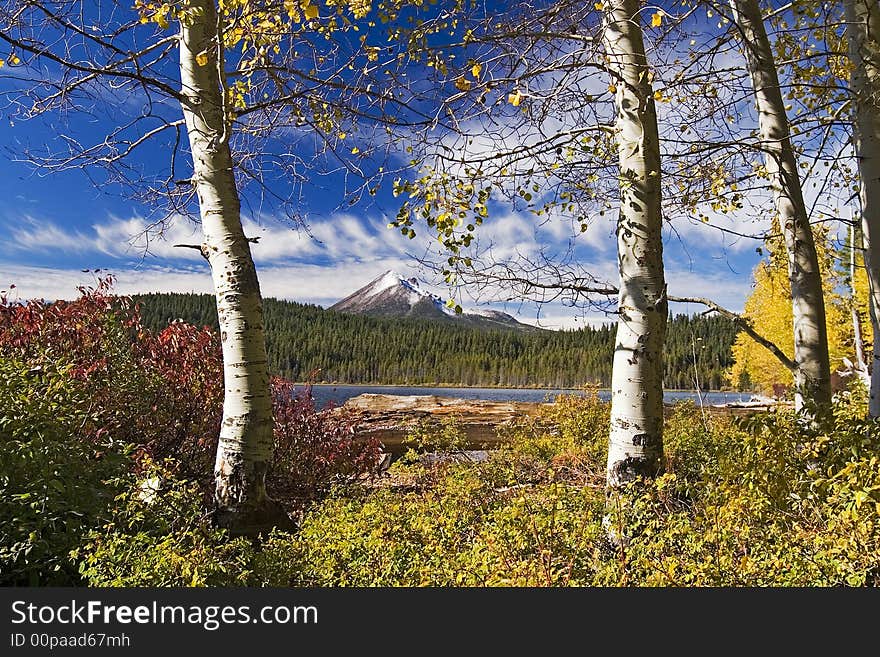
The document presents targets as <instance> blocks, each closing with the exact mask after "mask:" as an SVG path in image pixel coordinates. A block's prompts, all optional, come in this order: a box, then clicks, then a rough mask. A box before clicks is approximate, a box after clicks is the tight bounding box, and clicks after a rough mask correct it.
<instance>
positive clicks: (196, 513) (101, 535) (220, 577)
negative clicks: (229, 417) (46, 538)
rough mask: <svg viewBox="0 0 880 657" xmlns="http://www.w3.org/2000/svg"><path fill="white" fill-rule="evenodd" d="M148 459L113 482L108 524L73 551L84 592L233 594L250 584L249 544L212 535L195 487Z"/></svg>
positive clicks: (214, 530)
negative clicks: (209, 589)
mask: <svg viewBox="0 0 880 657" xmlns="http://www.w3.org/2000/svg"><path fill="white" fill-rule="evenodd" d="M177 470H178V468H177V467H176V465H175V464H174V463H172V462H167V461H166V462H163V463H155V462H153V461H151V460H149V459H146V460H145V461H144V462H143V463H142V468H141V469H140V472H138V473H137V474H135V473H129V474H127V475H126V476H125V477H123V478H121V479H120V481H119V482H118V484H119V486H120V488H121V490H122V492H121V493H120V494H119V495H118V496H117V497H116V500H115V504H116V506H115V509H114V513H113V517H112V519H110V520H109V521H108V522H106V523H105V524H104V525H103V526H102V527H100V528H99V529H96V530H94V531H92V532H91V533H90V534H89V536H88V537H87V540H86V541H85V542H84V544H83V546H82V547H81V548H80V549H79V550H78V551H77V556H78V557H79V559H80V565H79V570H80V573H81V575H82V577H83V578H84V580H85V581H86V582H87V583H88V584H89V585H90V586H235V585H245V584H247V583H248V582H249V578H250V573H251V571H250V566H249V564H250V562H251V561H252V559H253V549H252V547H251V543H250V541H249V540H248V539H245V538H235V539H230V538H229V537H228V536H227V534H226V532H225V531H224V530H221V529H217V528H216V527H214V525H213V523H212V522H211V519H210V515H209V514H208V513H207V512H206V511H205V507H204V504H203V499H202V493H201V491H200V487H199V485H198V484H197V483H195V482H192V481H187V480H185V479H181V478H180V477H179V476H178V475H177V474H176V471H177Z"/></svg>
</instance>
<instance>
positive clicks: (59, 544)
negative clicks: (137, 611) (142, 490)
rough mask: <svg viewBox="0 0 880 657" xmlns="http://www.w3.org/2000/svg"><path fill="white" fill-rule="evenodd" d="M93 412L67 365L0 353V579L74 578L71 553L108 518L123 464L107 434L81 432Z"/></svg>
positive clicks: (52, 581) (51, 581)
mask: <svg viewBox="0 0 880 657" xmlns="http://www.w3.org/2000/svg"><path fill="white" fill-rule="evenodd" d="M91 413H92V400H91V398H90V391H88V390H87V389H86V388H85V387H84V386H83V385H82V384H81V383H80V382H79V381H77V380H76V379H75V378H72V377H71V375H70V367H69V366H68V368H59V369H54V368H52V367H51V365H49V364H46V365H44V366H43V367H42V368H40V369H34V368H32V367H30V366H28V365H25V364H23V363H21V362H19V361H15V360H11V359H8V358H5V357H0V585H5V586H8V585H18V584H29V585H71V584H75V583H77V581H78V576H77V573H76V565H75V562H74V561H72V560H71V558H70V556H69V553H70V551H71V550H73V549H75V548H76V547H77V546H78V545H79V543H80V540H81V538H82V536H83V535H84V534H85V533H87V532H88V531H89V530H90V529H92V528H94V527H96V526H98V525H100V524H101V523H102V522H104V521H105V520H106V519H107V518H108V516H109V509H110V506H111V502H112V500H113V496H114V494H115V492H116V488H115V487H114V485H112V484H111V483H110V480H111V479H113V478H114V477H116V476H118V475H119V473H120V472H122V471H123V470H124V469H125V468H126V467H127V466H128V463H129V461H128V459H127V458H126V457H125V456H124V449H123V446H122V445H120V444H119V442H118V441H116V440H114V439H113V438H112V437H111V436H110V435H109V434H108V433H93V434H92V435H87V434H86V433H84V428H85V427H88V426H89V425H90V424H91V423H92V422H93V421H94V418H93V416H92V415H91Z"/></svg>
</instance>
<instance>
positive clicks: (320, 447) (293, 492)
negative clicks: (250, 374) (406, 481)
mask: <svg viewBox="0 0 880 657" xmlns="http://www.w3.org/2000/svg"><path fill="white" fill-rule="evenodd" d="M272 407H273V414H274V416H275V452H274V456H273V459H272V464H271V467H270V468H269V474H268V476H267V487H268V489H269V491H270V493H271V494H273V495H274V496H275V497H277V498H278V499H279V500H281V501H282V502H287V503H289V502H290V501H291V500H314V499H317V498H320V497H323V496H325V495H326V494H327V493H328V492H329V491H330V490H331V488H333V487H339V486H342V485H344V484H347V483H352V482H355V481H359V480H362V479H363V478H364V477H369V476H370V475H372V474H374V473H375V472H376V468H377V466H378V463H379V458H380V453H381V449H382V444H381V443H380V442H379V440H378V439H377V438H366V439H364V438H357V437H356V435H355V434H356V427H355V425H354V423H353V422H352V421H351V419H350V418H349V417H347V416H346V415H344V414H339V413H334V412H333V411H332V410H329V409H327V410H324V411H318V410H316V409H315V401H314V399H313V398H312V395H311V389H310V388H309V387H308V386H307V387H305V388H304V389H302V390H300V391H296V390H295V388H294V385H293V384H292V383H291V382H289V381H285V380H284V379H280V378H275V379H273V380H272Z"/></svg>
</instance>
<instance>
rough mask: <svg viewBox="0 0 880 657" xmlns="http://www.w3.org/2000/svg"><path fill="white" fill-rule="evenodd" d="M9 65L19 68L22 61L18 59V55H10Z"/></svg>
mask: <svg viewBox="0 0 880 657" xmlns="http://www.w3.org/2000/svg"><path fill="white" fill-rule="evenodd" d="M9 63H10V64H12V65H13V66H18V65H19V64H21V60H20V59H19V58H18V55H9Z"/></svg>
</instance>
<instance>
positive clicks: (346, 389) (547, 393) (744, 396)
mask: <svg viewBox="0 0 880 657" xmlns="http://www.w3.org/2000/svg"><path fill="white" fill-rule="evenodd" d="M364 393H373V394H379V395H437V396H438V397H454V398H459V399H484V400H488V401H523V402H545V401H553V399H555V398H556V396H557V395H559V394H561V393H562V394H569V395H578V394H584V392H583V390H565V389H550V388H541V389H537V390H535V389H527V388H422V387H410V386H356V385H330V384H320V385H314V386H312V396H313V397H314V398H315V403H316V405H317V407H318V408H324V407H326V406H327V405H328V404H333V405H334V406H341V405H342V404H344V403H345V402H346V401H347V400H348V399H351V398H352V397H357V396H358V395H362V394H364ZM750 397H751V395H750V394H749V393H745V392H703V393H702V398H703V403H704V404H726V403H729V402H743V401H748V400H749V398H750ZM599 398H600V399H604V400H606V401H607V400H609V399H611V391H610V390H600V391H599ZM682 399H693V400H694V401H695V402H697V403H699V396H698V394H697V392H696V391H692V390H667V391H666V392H664V394H663V400H664V401H666V402H674V401H677V400H682Z"/></svg>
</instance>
